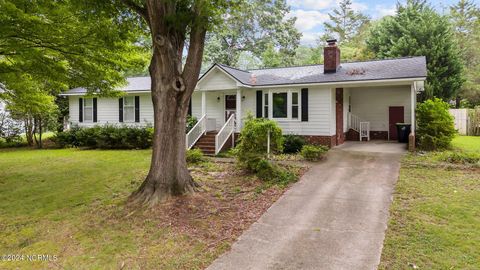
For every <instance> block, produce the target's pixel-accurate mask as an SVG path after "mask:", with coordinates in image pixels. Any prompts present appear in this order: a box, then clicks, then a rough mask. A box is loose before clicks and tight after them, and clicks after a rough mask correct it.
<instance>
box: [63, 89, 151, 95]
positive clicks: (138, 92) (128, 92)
mask: <svg viewBox="0 0 480 270" xmlns="http://www.w3.org/2000/svg"><path fill="white" fill-rule="evenodd" d="M118 91H120V92H122V93H126V94H142V93H151V92H152V91H151V90H138V91H137V90H129V91H123V90H118ZM86 94H87V92H85V93H62V94H59V96H85V95H86ZM92 95H96V94H95V93H92Z"/></svg>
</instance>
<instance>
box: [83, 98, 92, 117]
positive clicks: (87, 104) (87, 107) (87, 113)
mask: <svg viewBox="0 0 480 270" xmlns="http://www.w3.org/2000/svg"><path fill="white" fill-rule="evenodd" d="M83 121H85V122H93V98H85V99H84V100H83Z"/></svg>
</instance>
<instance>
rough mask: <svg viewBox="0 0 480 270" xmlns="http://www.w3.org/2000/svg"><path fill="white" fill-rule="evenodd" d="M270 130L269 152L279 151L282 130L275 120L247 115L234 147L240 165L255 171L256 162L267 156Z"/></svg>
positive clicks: (281, 142) (281, 144)
mask: <svg viewBox="0 0 480 270" xmlns="http://www.w3.org/2000/svg"><path fill="white" fill-rule="evenodd" d="M269 132H270V150H271V152H272V153H273V152H281V151H282V148H283V136H282V130H281V129H280V127H279V126H278V124H277V122H275V121H273V120H268V119H264V118H253V116H252V115H248V116H247V119H246V121H245V124H244V127H243V129H242V131H241V133H240V140H239V143H238V145H237V147H236V149H235V154H236V156H237V160H238V162H239V164H240V166H241V167H243V168H245V169H247V170H250V171H253V172H255V171H256V167H257V163H258V162H260V161H261V160H262V159H266V158H267V141H268V133H269Z"/></svg>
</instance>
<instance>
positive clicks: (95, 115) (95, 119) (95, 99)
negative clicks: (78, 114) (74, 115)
mask: <svg viewBox="0 0 480 270" xmlns="http://www.w3.org/2000/svg"><path fill="white" fill-rule="evenodd" d="M93 122H97V98H93Z"/></svg>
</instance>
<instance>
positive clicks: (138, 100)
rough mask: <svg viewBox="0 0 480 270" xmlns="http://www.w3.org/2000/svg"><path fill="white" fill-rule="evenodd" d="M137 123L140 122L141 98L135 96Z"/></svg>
mask: <svg viewBox="0 0 480 270" xmlns="http://www.w3.org/2000/svg"><path fill="white" fill-rule="evenodd" d="M135 122H137V123H138V122H140V97H139V96H135Z"/></svg>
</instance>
